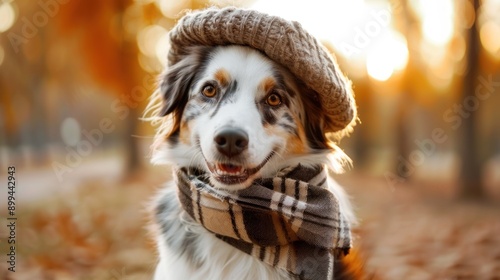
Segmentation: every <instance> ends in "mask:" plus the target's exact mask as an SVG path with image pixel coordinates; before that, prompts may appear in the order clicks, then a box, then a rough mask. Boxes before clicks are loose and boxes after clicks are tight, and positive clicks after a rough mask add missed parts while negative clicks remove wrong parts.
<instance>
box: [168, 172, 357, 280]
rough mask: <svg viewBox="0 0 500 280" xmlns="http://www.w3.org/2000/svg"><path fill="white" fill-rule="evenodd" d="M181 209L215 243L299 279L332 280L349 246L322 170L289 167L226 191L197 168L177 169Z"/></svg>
mask: <svg viewBox="0 0 500 280" xmlns="http://www.w3.org/2000/svg"><path fill="white" fill-rule="evenodd" d="M175 175H176V176H175V177H176V182H177V186H178V188H179V192H178V196H179V200H180V202H181V205H182V207H183V208H184V210H185V211H186V212H187V213H188V214H189V215H190V216H191V217H192V218H193V219H194V220H196V221H197V222H198V223H200V224H201V225H202V226H203V227H204V228H206V229H207V230H209V231H210V232H212V233H214V234H215V235H216V236H217V237H218V238H219V239H221V240H223V241H225V242H227V243H228V244H230V245H232V246H234V247H236V248H238V249H240V250H241V251H243V252H245V253H247V254H250V255H252V256H254V257H256V258H258V259H260V260H261V261H263V262H265V263H267V264H270V265H272V266H274V267H279V268H283V269H286V270H287V271H289V272H290V273H292V274H293V275H295V276H297V277H298V278H299V279H333V277H334V275H333V271H334V270H333V266H334V261H335V259H336V257H337V256H339V255H340V254H347V253H348V251H349V248H350V247H351V232H350V229H349V225H348V223H347V221H346V219H345V217H344V216H343V214H342V213H341V212H340V208H339V204H338V200H337V199H336V197H335V196H334V195H333V193H332V192H330V191H329V190H328V188H327V171H326V170H324V168H323V167H322V166H315V167H313V168H307V167H304V166H302V165H300V164H299V165H298V166H294V167H289V168H285V169H283V170H281V171H280V172H278V174H277V176H275V177H273V178H263V179H260V180H257V181H255V182H254V183H253V184H252V185H251V186H250V187H248V188H246V189H243V190H240V191H236V192H232V193H229V192H226V191H223V190H220V189H216V188H214V187H213V186H212V185H211V184H210V183H209V182H208V180H207V176H206V174H203V173H202V171H200V170H196V169H186V168H180V169H177V170H176V174H175Z"/></svg>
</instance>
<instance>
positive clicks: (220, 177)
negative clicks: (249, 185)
mask: <svg viewBox="0 0 500 280" xmlns="http://www.w3.org/2000/svg"><path fill="white" fill-rule="evenodd" d="M273 155H274V152H271V153H270V154H269V155H268V156H267V157H266V158H265V159H264V161H262V162H261V163H260V164H259V165H257V166H256V167H252V168H249V167H245V166H243V165H239V164H235V163H227V162H215V163H211V162H208V161H207V160H205V161H206V163H207V166H208V169H209V170H210V172H211V173H212V177H213V178H214V179H215V180H217V181H218V182H220V183H222V184H224V185H235V184H242V183H244V182H246V181H247V180H248V178H250V177H251V176H252V175H254V174H256V173H257V172H258V171H259V170H260V169H261V168H262V167H264V165H266V163H267V162H268V161H269V160H270V159H271V158H272V157H273Z"/></svg>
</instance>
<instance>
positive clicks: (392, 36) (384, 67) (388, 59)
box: [366, 31, 408, 81]
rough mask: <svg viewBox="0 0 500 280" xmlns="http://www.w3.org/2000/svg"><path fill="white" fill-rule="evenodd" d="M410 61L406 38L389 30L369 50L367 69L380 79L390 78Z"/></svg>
mask: <svg viewBox="0 0 500 280" xmlns="http://www.w3.org/2000/svg"><path fill="white" fill-rule="evenodd" d="M407 63H408V47H407V44H406V39H405V38H404V36H403V35H401V34H400V33H399V32H395V31H392V32H387V33H386V34H384V35H383V36H382V37H381V38H380V39H379V40H378V41H377V42H376V44H375V45H374V46H373V48H371V49H370V50H369V51H368V54H367V57H366V70H367V72H368V75H370V76H371V77H372V78H374V79H376V80H379V81H386V80H388V79H389V78H390V77H391V76H392V74H393V73H394V72H395V71H398V70H403V69H404V68H405V67H406V64H407Z"/></svg>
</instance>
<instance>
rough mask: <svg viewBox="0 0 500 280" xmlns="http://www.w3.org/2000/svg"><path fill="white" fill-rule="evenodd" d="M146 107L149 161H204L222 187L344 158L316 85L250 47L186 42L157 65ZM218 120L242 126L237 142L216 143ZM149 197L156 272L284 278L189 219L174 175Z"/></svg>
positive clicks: (340, 271) (335, 164)
mask: <svg viewBox="0 0 500 280" xmlns="http://www.w3.org/2000/svg"><path fill="white" fill-rule="evenodd" d="M278 103H279V104H278ZM148 111H149V112H150V113H151V115H155V114H156V115H157V117H151V119H152V121H153V122H154V123H156V124H158V125H159V128H158V132H157V135H156V139H155V144H154V149H153V159H152V161H153V162H154V163H156V164H164V163H168V164H173V165H177V166H181V167H197V168H199V169H201V170H205V171H206V172H207V174H210V181H211V183H212V184H213V185H214V186H215V187H217V188H221V189H224V190H226V191H228V192H231V191H235V190H239V189H243V188H246V187H248V186H249V185H250V184H251V183H252V182H253V181H254V180H255V179H256V178H259V177H263V176H273V175H274V174H275V173H276V172H277V171H278V170H279V169H281V168H283V167H287V166H292V165H296V164H298V163H301V164H303V165H314V164H325V165H327V166H329V168H330V169H333V171H340V170H341V168H342V166H343V165H344V164H346V163H349V160H348V158H347V157H346V156H345V155H344V154H343V153H342V152H341V151H340V150H339V149H338V148H336V146H335V145H334V144H333V143H331V142H330V141H329V140H328V139H327V137H326V136H325V133H324V129H323V125H324V120H325V118H324V115H323V113H322V111H321V107H320V104H319V101H318V96H317V93H316V92H314V91H313V90H311V89H309V88H308V87H307V86H305V85H304V84H303V83H302V82H300V81H299V80H298V79H297V78H296V77H294V76H293V75H292V74H291V73H290V72H289V71H288V70H287V69H285V68H284V67H282V66H280V65H278V64H277V63H275V62H273V61H271V60H270V59H269V58H267V57H266V56H265V55H263V54H262V53H260V52H258V51H256V50H254V49H251V48H249V47H243V46H216V47H208V46H197V47H190V48H188V49H186V50H185V55H183V56H182V57H181V59H180V61H179V62H178V63H177V64H175V65H174V66H173V67H171V68H169V69H167V71H166V73H165V74H164V75H163V77H162V80H161V84H160V88H159V90H158V91H157V92H156V93H155V96H154V99H153V100H152V103H151V104H150V106H149V108H148ZM224 129H229V130H237V131H239V132H241V133H242V134H243V135H246V140H247V142H245V143H244V144H243V145H241V148H242V150H241V151H238V152H237V153H236V152H234V151H232V152H230V153H229V154H228V153H226V152H224V151H223V150H221V149H220V148H218V147H217V146H218V144H220V143H218V142H217V140H215V139H216V137H217V135H218V134H220V131H221V130H224ZM329 186H330V188H331V190H332V191H333V192H334V193H335V194H336V196H337V197H338V198H339V202H340V207H341V209H342V211H343V212H344V213H345V214H346V215H347V218H348V219H349V221H350V222H351V223H352V222H354V215H353V213H352V210H351V205H350V203H349V200H348V198H347V196H346V195H345V193H344V191H343V189H342V188H341V187H340V186H338V185H337V184H336V183H335V182H334V181H330V182H329ZM154 207H155V208H154V213H155V218H154V219H155V224H156V228H157V242H158V247H159V253H160V261H159V264H158V266H157V269H156V273H155V279H157V280H165V279H206V280H212V279H293V278H292V277H291V275H290V274H289V273H287V272H286V271H284V270H281V269H277V268H274V267H271V266H269V265H267V264H265V263H262V262H261V261H259V260H257V259H255V258H253V257H252V256H250V255H247V254H245V253H243V252H241V251H239V250H238V249H235V248H234V247H232V246H231V245H228V244H227V243H225V242H223V241H221V240H219V239H218V238H216V237H215V236H214V235H213V234H212V233H210V232H208V231H207V230H205V229H204V228H203V227H202V226H201V225H199V224H197V223H196V222H194V221H193V220H192V219H191V218H190V217H189V216H188V215H187V213H186V212H184V210H182V207H181V206H180V205H179V202H178V200H177V195H176V187H175V186H174V184H173V183H171V184H170V185H168V186H167V187H166V188H165V189H164V190H163V191H162V192H161V193H160V195H159V196H158V198H157V199H156V201H155V202H154ZM335 267H336V270H337V271H336V276H337V277H338V279H352V278H350V277H351V276H352V275H353V274H350V273H349V272H347V271H348V270H347V269H345V266H343V265H342V262H339V263H338V265H336V266H335ZM342 277H345V278H342Z"/></svg>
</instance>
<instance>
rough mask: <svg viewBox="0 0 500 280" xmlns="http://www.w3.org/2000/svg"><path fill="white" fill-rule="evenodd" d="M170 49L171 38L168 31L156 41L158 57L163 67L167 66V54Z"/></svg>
mask: <svg viewBox="0 0 500 280" xmlns="http://www.w3.org/2000/svg"><path fill="white" fill-rule="evenodd" d="M169 49H170V40H169V36H168V33H167V32H165V33H164V34H163V35H162V36H161V37H160V39H159V40H158V42H157V43H156V58H157V59H158V60H159V61H160V63H161V65H162V66H163V67H166V66H167V55H168V50H169Z"/></svg>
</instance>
